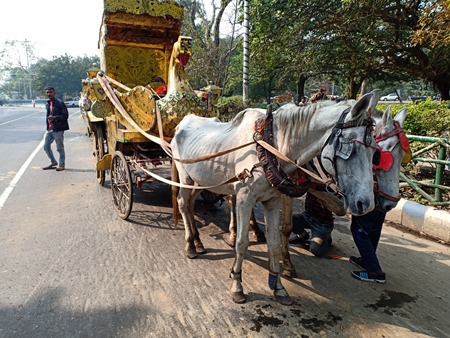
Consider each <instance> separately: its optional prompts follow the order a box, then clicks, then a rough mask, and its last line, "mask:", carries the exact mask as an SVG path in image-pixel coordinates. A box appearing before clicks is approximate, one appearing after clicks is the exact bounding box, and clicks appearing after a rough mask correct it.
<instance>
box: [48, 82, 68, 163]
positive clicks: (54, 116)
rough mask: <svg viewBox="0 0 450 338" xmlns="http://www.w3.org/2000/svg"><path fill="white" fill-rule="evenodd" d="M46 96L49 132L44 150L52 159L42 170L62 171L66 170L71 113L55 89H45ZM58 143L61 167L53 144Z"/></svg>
mask: <svg viewBox="0 0 450 338" xmlns="http://www.w3.org/2000/svg"><path fill="white" fill-rule="evenodd" d="M45 94H46V95H47V97H48V101H47V104H46V109H47V119H46V121H47V132H46V133H45V139H44V150H45V153H46V154H47V156H48V158H49V159H50V164H49V165H48V166H46V167H43V168H42V169H44V170H48V169H54V168H56V171H62V170H64V169H65V161H66V154H65V152H64V131H65V130H68V129H69V123H68V122H67V120H68V118H69V112H68V111H67V107H66V105H65V104H64V102H63V101H61V100H60V99H57V98H56V91H55V89H54V88H53V87H47V88H45ZM53 141H55V142H56V150H57V151H58V153H59V166H58V167H56V166H57V165H58V163H57V162H56V159H55V156H53V151H52V148H51V144H52V143H53Z"/></svg>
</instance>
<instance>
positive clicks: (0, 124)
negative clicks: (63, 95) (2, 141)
mask: <svg viewBox="0 0 450 338" xmlns="http://www.w3.org/2000/svg"><path fill="white" fill-rule="evenodd" d="M42 112H43V111H42V110H41V111H38V112H36V113H33V114H30V115H26V116H22V117H19V118H18V119H15V120H11V121H6V122H3V123H0V126H3V125H4V124H8V123H11V122H14V121H19V120H22V119H24V118H27V117H30V116H33V115H36V114H39V113H42Z"/></svg>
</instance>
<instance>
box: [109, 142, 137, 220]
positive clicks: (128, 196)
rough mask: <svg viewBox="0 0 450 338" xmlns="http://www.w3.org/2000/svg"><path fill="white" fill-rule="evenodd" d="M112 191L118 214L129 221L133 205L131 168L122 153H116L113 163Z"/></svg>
mask: <svg viewBox="0 0 450 338" xmlns="http://www.w3.org/2000/svg"><path fill="white" fill-rule="evenodd" d="M111 191H112V195H113V203H114V206H115V208H116V211H117V214H118V215H119V217H120V218H122V219H127V218H128V216H130V213H131V207H132V205H133V187H132V181H131V173H130V168H129V167H128V164H127V161H126V159H125V156H124V155H123V153H122V152H120V151H116V152H115V154H114V157H113V159H112V162H111Z"/></svg>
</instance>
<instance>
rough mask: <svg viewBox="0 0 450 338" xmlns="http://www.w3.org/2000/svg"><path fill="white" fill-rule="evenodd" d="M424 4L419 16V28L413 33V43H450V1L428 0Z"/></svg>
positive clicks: (434, 45)
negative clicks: (428, 0)
mask: <svg viewBox="0 0 450 338" xmlns="http://www.w3.org/2000/svg"><path fill="white" fill-rule="evenodd" d="M424 5H425V7H424V8H423V10H422V12H421V14H420V18H419V28H418V29H417V30H416V31H415V32H414V34H413V39H412V43H413V45H414V46H416V45H418V44H419V45H423V44H425V43H430V44H431V47H436V46H439V45H444V46H448V45H450V2H449V1H445V0H440V1H436V2H434V1H430V2H426V3H425V4H424Z"/></svg>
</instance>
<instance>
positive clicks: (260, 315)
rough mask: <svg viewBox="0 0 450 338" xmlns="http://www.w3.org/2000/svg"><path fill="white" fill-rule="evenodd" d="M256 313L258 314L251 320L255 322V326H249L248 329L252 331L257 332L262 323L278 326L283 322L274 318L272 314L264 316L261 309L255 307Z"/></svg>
mask: <svg viewBox="0 0 450 338" xmlns="http://www.w3.org/2000/svg"><path fill="white" fill-rule="evenodd" d="M256 313H257V314H258V316H257V317H256V318H255V319H252V322H253V323H254V324H255V326H253V327H251V328H250V330H252V331H256V332H259V331H260V330H261V328H262V327H263V325H264V326H268V325H270V326H275V327H278V326H281V325H282V324H283V321H282V320H281V319H278V318H275V317H273V316H271V317H269V316H266V315H265V314H264V312H263V310H262V309H256Z"/></svg>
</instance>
